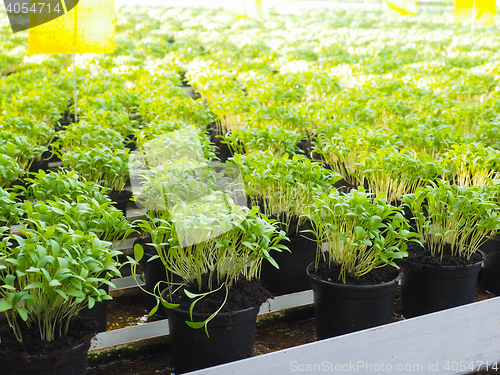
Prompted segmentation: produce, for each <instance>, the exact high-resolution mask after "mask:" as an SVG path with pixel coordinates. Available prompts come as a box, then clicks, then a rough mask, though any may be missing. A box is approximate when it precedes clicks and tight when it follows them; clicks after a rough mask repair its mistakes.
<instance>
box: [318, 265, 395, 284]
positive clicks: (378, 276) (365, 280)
mask: <svg viewBox="0 0 500 375" xmlns="http://www.w3.org/2000/svg"><path fill="white" fill-rule="evenodd" d="M340 271H341V266H340V265H339V264H337V263H334V264H332V265H331V266H329V265H328V261H324V260H321V261H320V263H319V265H318V271H317V272H313V271H312V270H311V271H309V274H310V275H311V276H312V277H314V278H316V279H319V280H323V281H328V282H333V283H337V284H343V283H342V281H341V280H339V278H340ZM398 275H399V270H398V269H397V268H394V267H392V266H384V267H381V268H375V269H374V270H372V271H370V272H369V273H367V274H366V275H363V276H361V277H360V278H359V279H357V278H354V277H351V276H347V277H346V285H377V284H384V283H387V282H389V281H392V280H394V279H396V278H397V277H398Z"/></svg>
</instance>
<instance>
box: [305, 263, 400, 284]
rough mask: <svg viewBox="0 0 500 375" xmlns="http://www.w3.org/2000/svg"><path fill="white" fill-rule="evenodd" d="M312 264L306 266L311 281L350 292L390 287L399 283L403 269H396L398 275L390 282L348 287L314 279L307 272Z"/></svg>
mask: <svg viewBox="0 0 500 375" xmlns="http://www.w3.org/2000/svg"><path fill="white" fill-rule="evenodd" d="M314 263H315V262H312V263H310V264H309V265H308V266H307V269H306V271H307V276H308V277H309V278H311V279H313V280H314V281H316V282H318V283H320V284H323V285H335V286H339V287H340V288H345V289H352V290H360V289H363V290H366V289H372V290H374V289H380V288H384V287H386V286H387V285H390V284H394V283H399V281H400V280H401V277H402V276H403V269H402V268H401V267H398V270H399V274H398V276H397V277H396V278H395V279H393V280H390V281H387V282H385V283H381V284H372V285H349V284H344V283H336V282H333V281H325V280H321V279H318V278H316V277H313V276H312V275H311V273H310V272H309V269H310V268H311V269H312V267H313V266H314Z"/></svg>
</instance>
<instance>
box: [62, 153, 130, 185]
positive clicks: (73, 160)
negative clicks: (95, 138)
mask: <svg viewBox="0 0 500 375" xmlns="http://www.w3.org/2000/svg"><path fill="white" fill-rule="evenodd" d="M129 153H130V150H129V149H115V150H112V149H110V148H108V147H101V148H94V149H91V150H84V149H74V150H71V151H67V152H64V153H60V158H61V160H62V162H63V165H64V167H65V168H68V169H70V170H75V171H77V172H78V173H79V174H80V175H81V176H83V177H84V178H85V179H86V180H87V181H93V182H96V183H98V184H100V185H102V186H104V187H107V188H110V189H111V190H113V191H122V190H123V188H124V187H125V185H126V183H127V181H128V179H129V174H128V157H129Z"/></svg>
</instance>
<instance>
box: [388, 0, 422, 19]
mask: <svg viewBox="0 0 500 375" xmlns="http://www.w3.org/2000/svg"><path fill="white" fill-rule="evenodd" d="M387 5H388V6H389V8H391V9H393V10H395V11H397V12H399V13H400V14H401V15H402V16H406V15H408V14H411V15H412V16H414V15H416V14H417V2H416V1H415V0H387Z"/></svg>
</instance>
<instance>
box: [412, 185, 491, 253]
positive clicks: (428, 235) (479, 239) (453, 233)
mask: <svg viewBox="0 0 500 375" xmlns="http://www.w3.org/2000/svg"><path fill="white" fill-rule="evenodd" d="M491 193H492V192H491V188H489V187H480V186H466V187H461V186H457V185H450V184H448V183H446V182H443V181H438V183H437V184H432V185H429V186H426V187H425V188H422V187H421V188H418V189H417V190H416V191H415V193H414V194H409V195H407V196H405V199H404V200H405V204H406V205H407V206H408V207H409V208H410V209H411V211H412V212H413V215H414V219H415V221H416V224H417V227H416V229H417V233H418V234H419V235H420V236H421V237H422V238H423V242H424V245H425V246H426V248H427V249H428V250H429V251H430V253H431V255H432V256H435V257H439V258H440V259H443V255H444V251H445V247H446V246H450V247H451V253H452V255H453V256H459V257H463V258H466V259H470V258H471V256H472V255H473V254H474V253H475V252H476V251H477V250H478V249H479V247H480V245H481V244H482V243H483V242H484V241H485V236H487V235H488V234H489V233H490V232H492V231H496V230H498V229H500V214H499V212H498V206H497V204H496V203H495V202H494V201H492V199H491Z"/></svg>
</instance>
